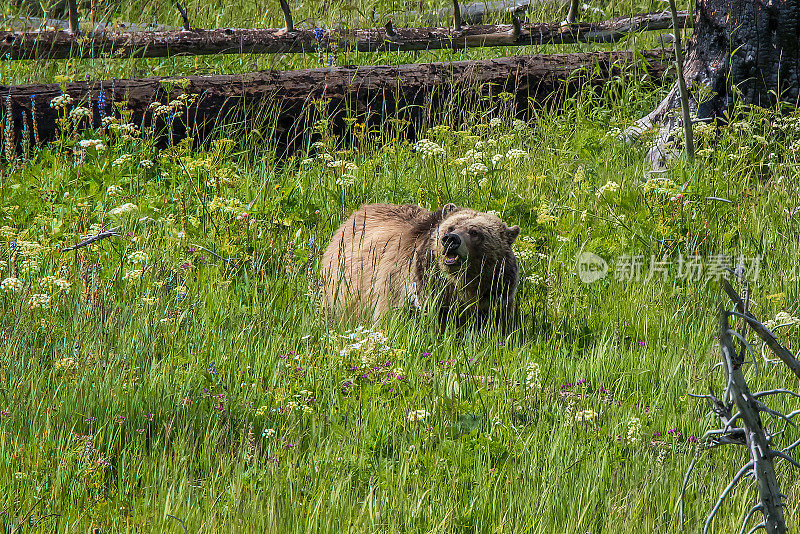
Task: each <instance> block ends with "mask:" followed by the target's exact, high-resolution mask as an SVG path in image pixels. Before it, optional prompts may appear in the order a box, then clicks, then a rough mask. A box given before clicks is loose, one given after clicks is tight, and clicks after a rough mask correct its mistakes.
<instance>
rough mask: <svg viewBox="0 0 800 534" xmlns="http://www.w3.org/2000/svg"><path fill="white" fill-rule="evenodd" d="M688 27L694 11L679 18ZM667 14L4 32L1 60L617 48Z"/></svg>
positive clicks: (662, 24)
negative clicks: (427, 24) (562, 20)
mask: <svg viewBox="0 0 800 534" xmlns="http://www.w3.org/2000/svg"><path fill="white" fill-rule="evenodd" d="M679 18H680V20H681V22H683V21H685V20H686V18H687V14H686V12H685V11H682V12H681V13H680V15H679ZM671 24H672V23H671V19H670V16H669V15H668V14H667V13H644V14H640V15H630V16H626V17H617V18H613V19H610V20H605V21H600V22H590V23H581V24H571V25H569V26H561V25H560V24H558V23H555V24H548V23H537V24H522V25H520V26H518V27H515V26H514V25H512V24H499V25H488V26H470V27H466V28H464V29H462V30H460V31H456V30H454V29H453V28H444V27H441V28H393V27H391V26H390V29H385V28H368V29H353V30H324V31H322V33H321V37H320V34H318V33H317V32H315V31H314V30H296V31H291V32H287V31H285V30H282V29H281V30H279V29H237V28H224V29H216V30H202V29H191V30H189V31H184V30H181V29H176V30H172V31H164V32H139V31H128V30H121V31H94V32H86V33H84V34H83V35H81V36H78V37H76V36H73V35H71V34H69V33H67V32H63V31H38V32H18V31H15V32H10V31H0V56H5V57H9V58H11V59H63V58H68V57H97V56H99V55H100V54H102V53H118V54H122V55H124V56H126V57H128V56H131V57H164V56H175V55H207V54H242V53H248V54H277V53H294V52H316V51H318V50H329V49H333V48H336V49H338V50H358V51H359V52H375V51H390V50H391V51H396V50H405V51H409V50H435V49H442V48H452V49H462V48H471V47H483V46H523V45H541V44H569V43H578V42H602V43H609V42H614V41H618V40H620V39H624V38H625V37H626V36H628V35H629V34H630V33H631V32H636V31H648V30H664V29H667V28H669V27H671Z"/></svg>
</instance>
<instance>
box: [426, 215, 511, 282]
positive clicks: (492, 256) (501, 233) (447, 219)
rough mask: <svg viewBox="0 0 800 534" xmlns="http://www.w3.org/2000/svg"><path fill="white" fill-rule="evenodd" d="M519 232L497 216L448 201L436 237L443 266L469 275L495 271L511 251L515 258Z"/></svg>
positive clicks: (450, 270) (473, 275) (454, 271)
mask: <svg viewBox="0 0 800 534" xmlns="http://www.w3.org/2000/svg"><path fill="white" fill-rule="evenodd" d="M518 235H519V226H516V225H515V226H511V227H509V226H507V225H506V223H504V222H503V221H501V220H500V218H499V217H498V216H497V215H494V214H492V213H483V212H479V211H475V210H471V209H468V208H459V207H457V206H455V205H454V204H447V205H446V206H444V207H443V208H442V217H441V222H440V223H439V226H438V228H437V230H436V235H435V236H434V239H435V241H436V253H437V257H438V263H439V266H440V268H441V270H442V271H443V272H444V273H445V274H448V275H455V274H457V273H466V274H468V275H469V278H474V277H475V276H480V275H481V273H485V274H488V273H492V272H494V271H495V266H496V265H498V263H500V262H502V261H503V260H504V259H506V258H507V257H508V256H509V254H510V255H512V257H513V251H512V249H511V245H512V244H513V243H514V240H515V239H516V238H517V236H518Z"/></svg>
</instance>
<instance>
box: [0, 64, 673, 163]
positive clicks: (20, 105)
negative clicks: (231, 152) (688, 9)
mask: <svg viewBox="0 0 800 534" xmlns="http://www.w3.org/2000/svg"><path fill="white" fill-rule="evenodd" d="M671 60H672V52H671V51H670V50H669V49H656V50H649V51H644V52H631V51H612V52H585V53H575V54H553V55H536V56H512V57H506V58H501V59H490V60H481V61H455V62H447V63H445V62H441V63H423V64H406V65H397V66H389V65H377V66H354V67H332V68H320V69H303V70H293V71H281V70H267V71H261V72H251V73H246V74H227V75H209V76H189V77H186V78H164V77H160V78H139V79H130V80H108V81H80V82H72V83H68V84H66V88H65V89H66V91H65V92H66V94H67V95H69V97H70V99H71V101H72V103H73V104H72V105H78V104H81V103H82V104H83V105H84V106H86V105H87V103H91V105H90V106H89V108H90V110H91V117H90V119H89V120H91V123H92V124H93V125H95V126H97V125H98V124H100V120H101V113H102V114H103V115H111V114H113V113H114V112H115V110H116V109H117V108H116V106H115V105H114V103H115V102H116V103H124V104H125V105H126V106H127V109H128V110H129V111H130V112H131V114H132V115H131V116H132V118H131V122H133V123H134V124H135V125H137V126H139V127H142V128H144V127H151V126H153V127H154V131H155V132H158V131H164V129H165V126H166V124H167V122H166V121H168V120H170V121H171V124H170V126H171V132H172V136H173V140H177V139H180V138H181V137H182V136H183V135H184V134H185V128H186V127H189V128H191V131H192V132H193V135H195V134H197V135H198V136H199V137H203V136H204V135H206V134H207V133H208V132H210V131H211V129H213V128H214V127H215V126H216V125H218V124H220V123H224V122H225V121H226V120H231V118H232V117H239V118H240V117H241V113H247V112H248V111H251V112H257V111H259V110H261V111H263V110H264V108H265V107H267V108H268V107H270V106H272V107H273V109H274V110H275V111H276V112H277V113H278V115H277V121H276V123H275V124H274V125H272V126H273V127H274V128H275V131H276V134H277V136H278V138H279V139H282V140H283V141H281V142H284V146H285V144H287V143H288V144H289V145H291V144H292V140H293V139H300V138H302V135H303V133H304V128H305V126H306V122H307V121H308V120H314V117H309V113H310V111H309V110H313V109H314V108H315V106H312V105H309V104H310V103H311V102H312V101H315V100H322V99H325V101H327V104H326V105H327V106H328V111H329V116H331V117H334V118H335V117H336V116H337V113H339V114H345V113H346V114H347V115H348V116H350V117H353V116H355V117H359V120H360V121H362V122H365V123H371V124H375V123H380V122H383V121H384V120H385V119H388V118H390V117H398V116H403V114H405V115H407V116H406V117H405V118H407V119H408V120H410V121H411V122H415V123H418V124H419V123H422V122H423V119H425V118H427V117H430V114H431V113H435V111H436V110H438V109H441V108H442V107H443V106H445V105H447V104H450V107H449V108H448V109H451V110H455V112H458V110H463V109H467V108H468V107H469V105H470V103H476V102H477V101H478V99H479V98H480V97H481V96H482V95H485V94H486V93H491V94H497V93H499V92H503V91H505V92H509V93H513V94H514V97H515V99H516V100H515V101H516V105H517V109H519V110H522V112H525V111H528V110H529V106H530V100H529V99H533V100H534V101H538V102H540V103H541V102H546V101H547V100H548V99H552V98H554V97H555V96H554V95H564V94H568V93H569V92H571V91H574V90H575V89H577V88H579V87H581V86H582V85H584V84H587V83H588V84H595V85H599V84H602V83H604V82H605V81H606V80H608V79H609V78H611V77H613V76H618V75H620V74H622V73H623V72H627V71H630V70H631V69H633V70H635V71H636V72H637V73H641V72H646V73H647V74H649V75H650V76H652V77H653V78H657V79H660V78H662V77H663V75H664V74H665V72H666V71H667V70H668V69H669V68H670V62H671ZM62 94H63V93H62V90H61V87H60V86H59V85H57V84H35V85H18V86H11V87H9V86H0V95H3V96H2V104H3V105H2V106H0V110H2V112H3V113H6V112H7V111H6V110H7V109H9V108H10V109H11V116H12V120H13V125H12V128H13V131H15V132H16V133H15V135H14V139H16V140H19V139H21V137H20V133H21V129H22V124H23V120H24V121H26V122H27V127H28V128H29V130H28V131H34V128H35V132H36V138H37V139H40V140H41V141H42V142H44V141H47V140H51V139H53V138H55V136H56V135H57V133H58V131H57V119H58V111H57V110H56V109H54V108H53V107H51V102H52V100H53V99H54V98H56V97H59V96H60V95H62ZM183 94H193V95H197V99H196V102H195V103H194V104H193V105H192V106H191V108H190V109H189V110H188V111H187V112H184V113H180V114H178V115H177V116H175V118H174V119H173V118H172V117H171V116H170V117H169V118H168V117H167V115H166V114H160V113H159V112H158V110H154V109H153V108H154V106H151V104H152V103H154V102H155V103H159V102H160V103H161V104H162V105H168V102H171V101H174V100H176V99H179V97H180V96H181V95H183ZM70 99H68V100H70ZM100 102H102V103H103V105H102V107H101V106H99V105H98V103H100ZM155 107H157V105H156V106H155ZM32 112H33V113H32ZM68 112H69V108H68V109H65V110H64V111H63V112H62V113H64V114H65V115H66V114H67V113H68ZM32 115H33V120H32V119H31V117H32ZM183 119H186V120H183ZM6 120H7V117H3V121H4V126H7V124H6V123H5V121H6ZM34 122H35V124H34ZM17 144H18V145H19V142H18V143H17ZM290 148H291V147H290Z"/></svg>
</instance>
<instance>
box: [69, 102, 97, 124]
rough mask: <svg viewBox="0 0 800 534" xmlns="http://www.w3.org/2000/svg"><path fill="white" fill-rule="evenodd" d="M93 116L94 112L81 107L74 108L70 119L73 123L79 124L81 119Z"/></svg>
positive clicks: (70, 113)
mask: <svg viewBox="0 0 800 534" xmlns="http://www.w3.org/2000/svg"><path fill="white" fill-rule="evenodd" d="M91 115H92V112H91V111H89V109H88V108H85V107H82V106H81V107H77V108H74V109H73V110H72V111H70V112H69V119H70V120H71V121H73V122H78V121H80V120H81V119H88V118H89V117H90V116H91Z"/></svg>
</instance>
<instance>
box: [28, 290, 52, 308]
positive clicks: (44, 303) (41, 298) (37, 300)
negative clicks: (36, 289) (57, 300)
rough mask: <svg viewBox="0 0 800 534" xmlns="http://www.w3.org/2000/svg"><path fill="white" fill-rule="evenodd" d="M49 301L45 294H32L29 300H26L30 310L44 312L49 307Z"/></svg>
mask: <svg viewBox="0 0 800 534" xmlns="http://www.w3.org/2000/svg"><path fill="white" fill-rule="evenodd" d="M50 300H51V299H50V295H48V294H47V293H34V294H33V295H31V298H30V300H28V306H30V308H31V309H32V310H35V309H37V308H39V309H43V310H44V309H47V308H49V307H50Z"/></svg>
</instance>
